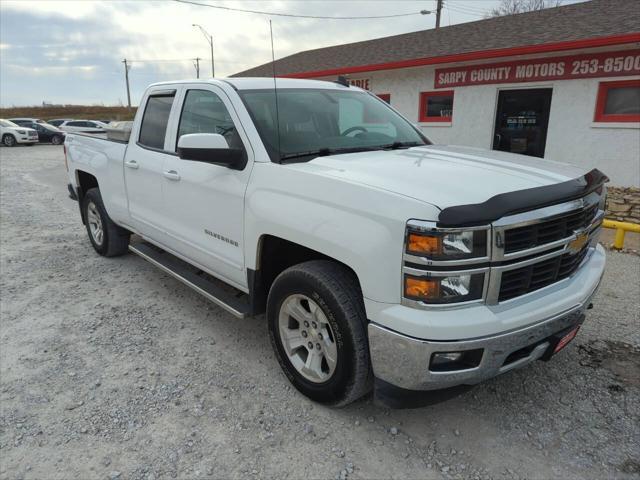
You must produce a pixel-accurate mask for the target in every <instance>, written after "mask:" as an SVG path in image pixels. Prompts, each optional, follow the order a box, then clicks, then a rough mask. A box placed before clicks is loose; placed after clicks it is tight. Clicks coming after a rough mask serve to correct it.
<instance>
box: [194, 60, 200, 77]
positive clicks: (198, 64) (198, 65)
mask: <svg viewBox="0 0 640 480" xmlns="http://www.w3.org/2000/svg"><path fill="white" fill-rule="evenodd" d="M200 60H201V59H200V57H196V58H194V59H193V66H194V67H196V78H200Z"/></svg>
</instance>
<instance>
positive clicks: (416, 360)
mask: <svg viewBox="0 0 640 480" xmlns="http://www.w3.org/2000/svg"><path fill="white" fill-rule="evenodd" d="M596 290H597V286H596V288H595V289H594V290H593V291H592V292H591V294H589V295H588V297H587V298H586V299H585V300H584V302H582V303H581V304H579V305H578V306H575V307H573V308H572V309H571V310H569V311H566V312H562V313H561V314H558V315H556V316H554V317H551V318H548V319H546V320H544V321H542V322H538V323H536V324H534V325H530V326H527V327H524V328H520V329H516V330H513V331H510V332H506V333H502V334H499V335H495V336H488V337H482V338H475V339H469V340H460V341H450V342H449V341H430V340H420V339H415V338H412V337H408V336H405V335H401V334H399V333H397V332H394V331H392V330H389V329H387V328H385V327H382V326H380V325H377V324H375V323H370V324H369V348H370V352H371V362H372V365H373V371H374V374H375V376H376V377H377V378H378V379H380V380H383V381H385V382H388V383H390V384H392V385H395V386H396V387H400V388H404V389H407V390H439V389H443V388H448V387H453V386H456V385H473V384H476V383H479V382H482V381H484V380H487V379H489V378H491V377H495V376H496V375H500V374H501V373H505V372H508V371H509V370H513V369H515V368H519V367H522V366H524V365H527V364H528V363H531V362H533V361H535V360H538V359H540V358H541V357H542V356H543V355H544V354H545V352H547V351H548V350H549V348H550V347H551V345H552V343H551V341H550V340H549V337H551V336H553V335H555V334H557V333H558V332H561V331H563V330H566V329H568V328H569V327H572V326H575V325H579V324H580V323H582V321H583V320H584V313H585V310H586V309H587V308H588V307H589V305H590V304H591V299H592V297H593V295H594V294H595V292H596ZM460 313H461V314H464V313H463V311H462V310H461V311H460ZM528 347H529V348H530V349H529V348H528ZM476 349H482V350H483V352H482V357H481V360H480V362H479V364H478V365H477V366H475V367H473V368H467V369H464V370H454V371H444V372H443V371H432V370H430V362H431V359H432V356H433V354H434V353H436V352H459V351H466V350H476ZM522 349H525V354H523V355H516V356H514V357H513V358H514V360H513V361H508V362H507V360H508V358H509V356H510V355H511V354H512V353H514V352H519V351H520V350H522Z"/></svg>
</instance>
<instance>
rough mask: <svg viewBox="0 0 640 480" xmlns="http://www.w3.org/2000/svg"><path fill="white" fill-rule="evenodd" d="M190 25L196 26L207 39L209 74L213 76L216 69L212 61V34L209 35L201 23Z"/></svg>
mask: <svg viewBox="0 0 640 480" xmlns="http://www.w3.org/2000/svg"><path fill="white" fill-rule="evenodd" d="M191 26H192V27H198V28H199V29H200V31H201V32H202V35H204V38H206V39H207V42H209V47H211V76H212V77H215V76H216V70H215V66H214V63H213V35H211V34H210V33H209V32H207V31H206V30H205V29H204V28H203V27H202V25H198V24H197V23H194V24H192V25H191Z"/></svg>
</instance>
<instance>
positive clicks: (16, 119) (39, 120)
mask: <svg viewBox="0 0 640 480" xmlns="http://www.w3.org/2000/svg"><path fill="white" fill-rule="evenodd" d="M9 121H10V122H13V123H17V124H18V125H20V124H19V123H18V122H33V123H47V122H45V121H44V120H42V119H41V118H29V117H20V118H10V119H9Z"/></svg>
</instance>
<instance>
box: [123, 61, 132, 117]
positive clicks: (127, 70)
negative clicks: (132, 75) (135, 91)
mask: <svg viewBox="0 0 640 480" xmlns="http://www.w3.org/2000/svg"><path fill="white" fill-rule="evenodd" d="M122 63H124V79H125V81H126V82H127V105H129V108H131V90H130V89H129V69H130V68H131V65H128V64H127V59H126V58H125V59H124V60H123V61H122Z"/></svg>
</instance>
